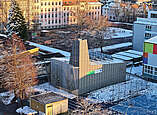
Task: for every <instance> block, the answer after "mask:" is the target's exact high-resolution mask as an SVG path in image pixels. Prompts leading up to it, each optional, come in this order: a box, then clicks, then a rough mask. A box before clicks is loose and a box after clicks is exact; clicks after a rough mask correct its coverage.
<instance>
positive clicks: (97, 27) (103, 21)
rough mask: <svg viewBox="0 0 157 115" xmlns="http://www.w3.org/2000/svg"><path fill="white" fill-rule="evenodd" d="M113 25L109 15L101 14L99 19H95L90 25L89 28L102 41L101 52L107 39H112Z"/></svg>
mask: <svg viewBox="0 0 157 115" xmlns="http://www.w3.org/2000/svg"><path fill="white" fill-rule="evenodd" d="M111 25H112V23H111V22H109V21H108V18H107V17H104V16H100V17H99V20H95V21H93V23H91V25H90V26H89V30H90V31H91V32H92V33H94V35H95V36H96V38H97V39H98V41H99V42H100V48H101V52H103V46H104V41H105V39H111V36H112V32H111V31H110V29H109V27H110V26H111Z"/></svg>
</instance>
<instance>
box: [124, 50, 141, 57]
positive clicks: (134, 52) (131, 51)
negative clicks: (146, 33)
mask: <svg viewBox="0 0 157 115" xmlns="http://www.w3.org/2000/svg"><path fill="white" fill-rule="evenodd" d="M125 52H127V53H131V54H136V55H140V56H143V52H139V51H135V50H128V51H125Z"/></svg>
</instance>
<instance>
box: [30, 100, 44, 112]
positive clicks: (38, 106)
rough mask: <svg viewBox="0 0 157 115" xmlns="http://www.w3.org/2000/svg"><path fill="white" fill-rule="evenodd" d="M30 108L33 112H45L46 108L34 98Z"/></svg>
mask: <svg viewBox="0 0 157 115" xmlns="http://www.w3.org/2000/svg"><path fill="white" fill-rule="evenodd" d="M30 107H31V108H32V109H33V110H36V111H41V112H45V106H44V105H43V104H41V103H39V102H37V101H36V100H34V99H32V98H31V99H30Z"/></svg>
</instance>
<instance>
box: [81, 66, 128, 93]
mask: <svg viewBox="0 0 157 115" xmlns="http://www.w3.org/2000/svg"><path fill="white" fill-rule="evenodd" d="M125 70H126V65H125V64H124V63H118V64H117V63H116V64H104V65H103V67H102V72H101V73H97V74H92V75H88V76H84V77H83V78H81V79H80V80H79V92H78V94H79V95H80V94H84V93H87V92H90V91H93V90H96V89H99V88H102V87H105V86H108V85H112V84H115V83H119V82H123V81H125V78H126V71H125Z"/></svg>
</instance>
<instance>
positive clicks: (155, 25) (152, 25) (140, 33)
mask: <svg viewBox="0 0 157 115" xmlns="http://www.w3.org/2000/svg"><path fill="white" fill-rule="evenodd" d="M156 12H157V11H156ZM148 14H149V13H148ZM150 14H151V13H150ZM150 14H149V18H137V21H135V22H134V26H133V32H134V35H133V49H134V50H137V51H143V44H144V40H147V39H150V38H151V37H154V36H157V18H151V17H150Z"/></svg>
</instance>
